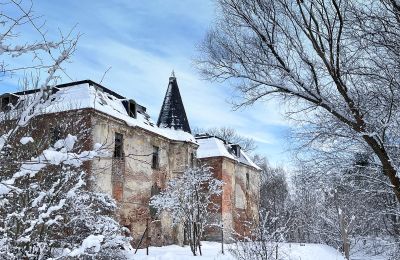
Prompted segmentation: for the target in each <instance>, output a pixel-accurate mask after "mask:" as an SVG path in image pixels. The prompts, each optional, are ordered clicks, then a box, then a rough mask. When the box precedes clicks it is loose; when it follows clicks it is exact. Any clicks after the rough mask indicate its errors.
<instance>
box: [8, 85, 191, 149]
mask: <svg viewBox="0 0 400 260" xmlns="http://www.w3.org/2000/svg"><path fill="white" fill-rule="evenodd" d="M58 89H59V90H58V91H57V92H56V93H54V94H53V96H52V98H53V99H54V101H53V102H51V103H50V106H47V107H46V108H45V109H44V111H42V113H56V112H63V111H69V110H75V109H84V108H93V109H95V110H97V111H100V112H103V113H105V114H107V115H110V116H113V117H115V118H117V119H120V120H123V121H124V122H125V123H126V124H127V125H129V126H132V127H140V128H142V129H145V130H148V131H150V132H153V133H155V134H157V135H160V136H163V137H166V138H168V139H170V140H174V141H187V142H193V143H196V140H195V138H194V137H193V135H191V134H190V133H187V132H184V131H182V130H175V129H172V128H160V127H157V126H156V125H155V124H154V123H153V122H152V120H151V119H150V117H149V115H147V113H146V112H145V108H144V107H142V106H140V107H142V108H143V109H142V110H138V113H137V115H136V118H133V117H131V116H129V115H128V112H127V110H126V108H125V106H124V104H123V101H125V102H126V101H128V100H127V99H126V98H124V97H122V96H121V95H119V94H117V93H115V92H113V91H111V90H109V89H107V88H105V87H103V86H101V85H99V84H97V83H94V82H92V81H90V80H85V81H80V82H76V84H75V85H74V84H73V83H69V84H64V85H60V86H59V88H58ZM15 95H17V96H19V97H20V98H21V99H23V100H26V99H28V98H29V96H32V95H35V91H26V92H18V93H15Z"/></svg>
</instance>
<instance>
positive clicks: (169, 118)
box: [157, 71, 191, 133]
mask: <svg viewBox="0 0 400 260" xmlns="http://www.w3.org/2000/svg"><path fill="white" fill-rule="evenodd" d="M157 126H158V127H164V128H174V129H175V130H178V129H180V130H183V131H185V132H188V133H191V131H190V126H189V121H188V119H187V117H186V112H185V107H184V106H183V102H182V98H181V94H180V92H179V88H178V83H177V81H176V77H175V73H174V71H172V74H171V77H169V83H168V88H167V92H166V93H165V97H164V102H163V104H162V107H161V111H160V115H159V116H158V120H157Z"/></svg>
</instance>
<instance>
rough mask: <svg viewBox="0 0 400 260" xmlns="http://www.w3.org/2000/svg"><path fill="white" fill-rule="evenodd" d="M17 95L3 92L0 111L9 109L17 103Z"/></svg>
mask: <svg viewBox="0 0 400 260" xmlns="http://www.w3.org/2000/svg"><path fill="white" fill-rule="evenodd" d="M18 99H19V98H18V96H16V95H13V94H5V95H3V96H2V97H1V99H0V101H1V111H10V110H11V108H12V107H13V106H15V105H16V104H17V103H18Z"/></svg>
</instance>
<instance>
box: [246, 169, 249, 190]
mask: <svg viewBox="0 0 400 260" xmlns="http://www.w3.org/2000/svg"><path fill="white" fill-rule="evenodd" d="M246 189H247V190H248V189H250V175H249V173H248V172H246Z"/></svg>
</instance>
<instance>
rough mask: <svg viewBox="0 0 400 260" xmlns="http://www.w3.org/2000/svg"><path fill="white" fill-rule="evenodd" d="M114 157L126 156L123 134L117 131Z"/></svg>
mask: <svg viewBox="0 0 400 260" xmlns="http://www.w3.org/2000/svg"><path fill="white" fill-rule="evenodd" d="M114 143H115V144H114V158H123V156H124V150H123V149H124V142H123V135H122V134H120V133H115V141H114Z"/></svg>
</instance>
